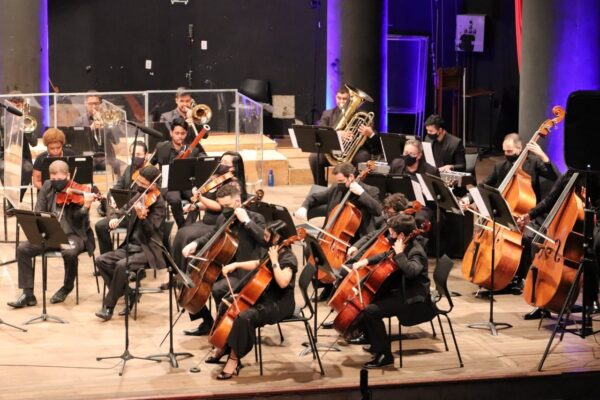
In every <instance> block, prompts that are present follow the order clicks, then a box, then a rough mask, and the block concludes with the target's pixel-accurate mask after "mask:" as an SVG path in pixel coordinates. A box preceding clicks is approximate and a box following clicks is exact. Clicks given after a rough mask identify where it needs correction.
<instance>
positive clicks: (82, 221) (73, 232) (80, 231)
mask: <svg viewBox="0 0 600 400" xmlns="http://www.w3.org/2000/svg"><path fill="white" fill-rule="evenodd" d="M58 132H60V131H58ZM51 133H52V132H51ZM49 172H50V179H49V180H47V181H46V182H44V185H43V186H42V187H41V189H40V191H39V193H38V196H37V201H36V203H35V210H36V211H43V212H52V213H55V214H56V215H59V216H60V217H61V218H60V225H61V227H62V229H63V230H64V232H65V233H66V234H67V237H68V238H69V244H70V246H69V248H65V249H61V251H60V252H61V253H62V257H63V260H64V268H65V276H64V281H63V286H62V287H61V288H60V289H58V291H57V292H56V293H54V295H53V296H52V298H51V299H50V302H51V303H53V304H55V303H61V302H63V301H65V299H66V298H67V296H68V295H69V293H71V291H72V290H73V287H74V283H75V277H76V275H77V268H78V264H79V259H78V256H79V254H81V253H82V252H84V251H87V252H88V254H89V255H90V256H91V255H92V254H93V253H94V249H95V246H96V244H95V242H94V234H93V233H92V229H91V227H90V217H89V210H90V206H91V204H92V202H93V201H94V199H95V195H94V194H92V193H87V192H86V193H84V197H83V199H84V202H83V204H76V203H75V202H68V201H65V202H64V205H61V204H58V201H57V200H58V196H57V195H58V194H59V193H61V192H63V190H64V189H65V188H66V187H67V185H69V183H70V181H69V179H70V175H69V166H68V165H67V163H66V162H64V161H62V160H56V161H54V162H52V164H50V167H49ZM67 199H68V197H67ZM67 203H69V204H67ZM41 253H42V247H41V246H38V245H33V244H31V243H29V242H22V243H21V244H19V246H18V247H17V264H18V271H19V288H20V289H22V290H23V293H22V294H21V296H20V297H19V298H18V299H17V300H15V301H10V302H8V305H9V306H11V307H14V308H20V307H26V306H34V305H36V304H37V301H36V298H35V295H34V294H33V287H34V280H33V266H32V261H31V260H32V257H35V256H37V255H40V254H41Z"/></svg>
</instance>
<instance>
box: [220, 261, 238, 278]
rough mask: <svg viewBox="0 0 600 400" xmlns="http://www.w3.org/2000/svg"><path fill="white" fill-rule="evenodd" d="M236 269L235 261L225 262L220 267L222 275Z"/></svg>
mask: <svg viewBox="0 0 600 400" xmlns="http://www.w3.org/2000/svg"><path fill="white" fill-rule="evenodd" d="M236 269H237V263H231V264H227V265H226V266H224V267H223V269H221V273H222V274H223V276H227V275H229V274H230V273H232V272H233V271H235V270H236Z"/></svg>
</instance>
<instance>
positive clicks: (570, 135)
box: [564, 90, 600, 172]
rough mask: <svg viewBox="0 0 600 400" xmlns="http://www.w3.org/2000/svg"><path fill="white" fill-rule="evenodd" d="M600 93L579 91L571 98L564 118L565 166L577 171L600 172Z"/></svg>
mask: <svg viewBox="0 0 600 400" xmlns="http://www.w3.org/2000/svg"><path fill="white" fill-rule="evenodd" d="M599 117H600V91H598V90H578V91H575V92H573V93H571V94H570V95H569V98H568V100H567V115H566V117H565V134H564V141H565V142H564V149H565V163H566V164H567V166H568V167H569V168H571V169H574V170H577V171H590V172H600V155H599V154H598V149H600V132H598V131H599V124H598V121H599V120H598V118H599Z"/></svg>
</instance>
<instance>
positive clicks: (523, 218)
mask: <svg viewBox="0 0 600 400" xmlns="http://www.w3.org/2000/svg"><path fill="white" fill-rule="evenodd" d="M530 222H531V216H530V215H529V214H523V215H521V216H520V217H519V218H517V225H519V228H520V229H521V230H523V229H525V225H527V224H528V223H530Z"/></svg>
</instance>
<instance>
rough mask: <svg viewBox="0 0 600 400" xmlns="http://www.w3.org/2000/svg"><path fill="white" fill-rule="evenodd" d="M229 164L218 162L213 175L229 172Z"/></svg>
mask: <svg viewBox="0 0 600 400" xmlns="http://www.w3.org/2000/svg"><path fill="white" fill-rule="evenodd" d="M229 168H230V167H229V165H224V164H219V166H218V167H217V170H216V171H215V175H225V174H226V173H228V172H229Z"/></svg>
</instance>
